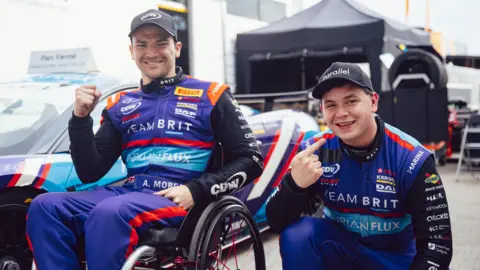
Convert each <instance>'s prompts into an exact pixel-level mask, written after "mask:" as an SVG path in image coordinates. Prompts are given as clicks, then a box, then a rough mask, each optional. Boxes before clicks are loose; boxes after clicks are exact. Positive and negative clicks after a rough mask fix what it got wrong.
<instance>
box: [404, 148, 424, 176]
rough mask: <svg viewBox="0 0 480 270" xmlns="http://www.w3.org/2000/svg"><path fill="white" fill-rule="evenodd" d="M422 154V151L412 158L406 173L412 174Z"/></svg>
mask: <svg viewBox="0 0 480 270" xmlns="http://www.w3.org/2000/svg"><path fill="white" fill-rule="evenodd" d="M424 154H425V152H424V151H423V150H420V151H418V153H417V154H416V155H415V157H414V158H413V160H412V163H410V166H408V169H407V172H408V173H409V174H412V173H413V170H415V167H416V166H417V163H418V161H419V160H420V158H421V157H422V156H423V155H424Z"/></svg>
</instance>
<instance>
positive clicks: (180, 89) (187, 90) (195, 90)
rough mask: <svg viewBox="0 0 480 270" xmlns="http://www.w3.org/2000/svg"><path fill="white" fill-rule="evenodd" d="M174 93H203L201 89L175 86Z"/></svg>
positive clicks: (193, 95) (192, 95)
mask: <svg viewBox="0 0 480 270" xmlns="http://www.w3.org/2000/svg"><path fill="white" fill-rule="evenodd" d="M174 94H175V95H177V96H183V97H201V96H202V95H203V90H202V89H190V88H184V87H179V86H178V87H177V88H175V92H174Z"/></svg>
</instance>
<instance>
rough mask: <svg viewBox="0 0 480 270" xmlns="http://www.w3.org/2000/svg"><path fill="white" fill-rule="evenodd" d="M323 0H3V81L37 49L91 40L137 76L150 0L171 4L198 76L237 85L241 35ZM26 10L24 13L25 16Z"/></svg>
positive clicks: (185, 54) (106, 62)
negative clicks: (133, 25)
mask: <svg viewBox="0 0 480 270" xmlns="http://www.w3.org/2000/svg"><path fill="white" fill-rule="evenodd" d="M317 2H318V0H175V1H162V0H142V1H116V0H102V1H96V0H3V1H2V4H1V5H2V6H1V8H0V32H1V33H2V36H3V37H4V38H6V40H12V42H2V43H1V44H0V57H1V58H2V62H1V64H0V81H3V80H11V79H14V78H19V77H22V76H24V75H25V74H26V71H27V66H28V61H29V57H30V52H31V51H43V50H56V49H69V48H79V47H88V48H91V49H92V51H93V53H94V56H95V60H96V63H97V65H98V67H99V69H100V70H101V71H102V72H105V73H108V74H111V75H117V76H120V77H122V78H125V80H137V79H138V76H139V74H138V70H137V69H136V67H135V64H134V62H133V61H132V60H131V57H130V53H129V50H128V46H129V44H130V40H129V39H128V37H127V33H128V29H129V27H130V20H131V18H132V17H133V16H135V15H136V14H138V13H140V12H141V11H143V10H145V9H148V8H157V9H163V10H168V11H169V12H171V13H172V14H173V15H174V16H175V17H176V18H177V22H178V24H177V25H178V26H179V36H180V40H181V41H182V42H183V43H184V50H183V51H182V56H181V59H180V60H179V63H180V64H181V65H182V66H184V68H185V69H186V71H187V72H188V73H190V74H191V75H193V76H196V77H198V78H201V79H205V80H215V81H220V82H223V83H228V84H231V85H232V88H233V89H234V88H235V85H234V84H235V70H234V69H235V64H234V52H235V49H234V48H235V46H234V44H235V38H236V35H237V33H240V32H245V31H250V30H253V29H256V28H259V27H262V26H265V25H267V24H269V23H272V22H274V21H275V20H279V19H282V18H285V17H287V16H291V15H292V14H294V13H296V12H298V11H300V10H302V9H305V8H308V7H309V6H311V5H313V4H315V3H317ZM19 14H21V15H22V19H21V20H19V19H18V18H19Z"/></svg>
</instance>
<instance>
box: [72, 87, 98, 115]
mask: <svg viewBox="0 0 480 270" xmlns="http://www.w3.org/2000/svg"><path fill="white" fill-rule="evenodd" d="M101 96H102V93H100V92H98V91H97V87H96V86H95V85H85V86H81V87H80V88H77V89H76V90H75V105H74V107H73V113H74V114H75V116H77V117H85V116H88V115H89V114H90V113H91V112H92V111H93V109H95V106H96V105H97V103H98V99H99V98H100V97H101Z"/></svg>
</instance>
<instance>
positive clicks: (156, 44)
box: [130, 25, 182, 84]
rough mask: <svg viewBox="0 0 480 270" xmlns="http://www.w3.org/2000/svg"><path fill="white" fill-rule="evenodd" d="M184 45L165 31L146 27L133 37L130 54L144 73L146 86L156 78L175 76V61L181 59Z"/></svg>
mask: <svg viewBox="0 0 480 270" xmlns="http://www.w3.org/2000/svg"><path fill="white" fill-rule="evenodd" d="M181 48H182V43H180V42H175V40H174V38H173V37H172V36H171V35H170V34H169V33H168V32H166V31H165V30H164V29H162V28H160V27H158V26H154V25H145V26H143V27H141V28H139V29H137V30H136V31H135V33H133V35H132V44H131V45H130V54H131V56H132V59H133V60H135V64H136V65H137V67H138V68H139V69H140V71H141V73H142V80H143V83H144V84H148V83H150V82H151V81H153V80H155V79H156V78H168V77H173V76H175V59H176V58H178V57H180V50H181Z"/></svg>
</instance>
